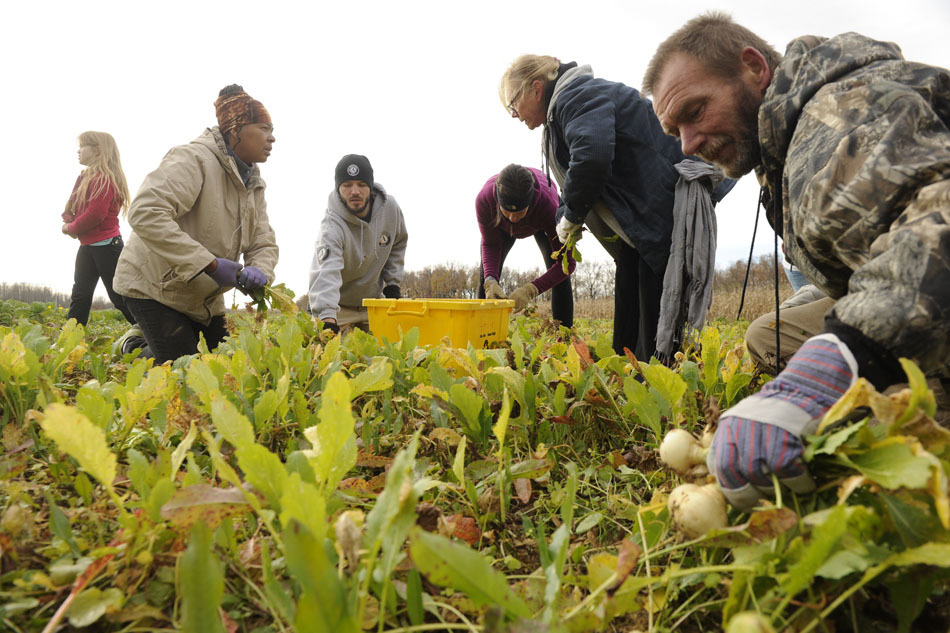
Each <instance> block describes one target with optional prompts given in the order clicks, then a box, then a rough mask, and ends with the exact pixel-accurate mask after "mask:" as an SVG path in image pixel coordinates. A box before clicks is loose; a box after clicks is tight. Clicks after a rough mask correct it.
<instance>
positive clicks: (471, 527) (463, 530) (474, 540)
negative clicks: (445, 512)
mask: <svg viewBox="0 0 950 633" xmlns="http://www.w3.org/2000/svg"><path fill="white" fill-rule="evenodd" d="M445 525H446V527H447V528H448V529H450V530H451V534H452V536H454V537H456V538H460V539H462V540H463V541H465V542H466V543H468V544H469V545H473V546H474V545H477V544H478V541H479V540H480V539H481V538H482V531H481V530H480V529H478V523H476V522H475V519H473V518H472V517H467V516H465V515H462V514H453V515H451V516H447V517H445Z"/></svg>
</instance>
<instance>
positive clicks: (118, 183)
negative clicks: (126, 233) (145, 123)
mask: <svg viewBox="0 0 950 633" xmlns="http://www.w3.org/2000/svg"><path fill="white" fill-rule="evenodd" d="M83 145H91V146H92V147H96V148H98V149H99V153H98V154H97V155H96V157H95V159H93V163H92V164H91V165H87V166H86V169H84V170H83V172H82V180H81V181H80V183H79V188H78V189H77V190H76V193H75V195H73V196H70V198H69V202H68V203H67V205H66V207H67V210H68V211H72V212H74V213H75V211H76V207H77V205H79V204H80V203H85V202H87V201H88V200H89V199H91V198H95V197H96V196H98V195H100V194H102V192H103V191H105V190H106V189H107V188H108V186H109V185H112V187H113V188H114V189H115V192H116V196H117V197H118V198H119V208H120V209H121V210H122V215H125V214H126V213H128V210H129V185H128V183H127V182H126V181H125V172H123V171H122V162H121V160H120V159H119V147H118V145H116V144H115V139H114V138H112V135H111V134H107V133H105V132H83V133H82V134H80V135H79V146H80V147H82V146H83Z"/></svg>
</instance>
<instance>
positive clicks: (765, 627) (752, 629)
mask: <svg viewBox="0 0 950 633" xmlns="http://www.w3.org/2000/svg"><path fill="white" fill-rule="evenodd" d="M726 633H775V629H773V628H772V625H771V624H770V623H769V620H768V618H766V617H765V616H764V615H762V614H761V613H757V612H755V611H743V612H742V613H737V614H735V615H734V616H732V619H731V620H729V628H727V629H726Z"/></svg>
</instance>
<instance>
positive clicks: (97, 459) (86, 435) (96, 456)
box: [40, 403, 116, 495]
mask: <svg viewBox="0 0 950 633" xmlns="http://www.w3.org/2000/svg"><path fill="white" fill-rule="evenodd" d="M40 426H41V427H42V428H43V430H44V431H45V432H46V434H47V435H48V436H49V437H50V438H51V439H52V440H53V441H54V442H56V444H57V445H58V446H59V448H60V449H61V450H63V451H64V452H66V453H67V454H68V455H69V456H70V457H72V458H73V459H75V460H76V461H77V462H79V466H80V468H82V469H83V470H85V471H86V472H87V473H89V474H90V475H92V476H93V477H95V478H96V479H98V480H99V483H101V484H102V485H103V486H105V487H106V489H107V490H108V491H109V494H110V495H115V491H114V490H113V488H112V481H113V480H114V479H115V474H116V457H115V454H113V453H112V451H110V450H109V446H108V444H106V436H105V434H104V433H103V432H102V429H100V428H99V427H98V426H96V425H95V424H93V423H92V422H90V421H89V419H88V418H87V417H86V416H84V415H83V414H82V413H80V412H79V410H78V409H75V408H74V407H69V406H66V405H64V404H59V403H54V404H51V405H50V406H49V407H47V408H46V411H45V413H44V415H43V419H42V420H40Z"/></svg>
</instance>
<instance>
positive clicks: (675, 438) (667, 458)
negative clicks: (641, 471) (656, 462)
mask: <svg viewBox="0 0 950 633" xmlns="http://www.w3.org/2000/svg"><path fill="white" fill-rule="evenodd" d="M660 459H661V460H663V463H665V464H666V465H667V466H669V467H670V468H672V469H673V470H675V471H676V472H677V473H678V474H680V475H685V474H686V473H687V472H688V471H689V469H690V468H692V467H693V466H695V465H697V464H704V463H706V450H705V449H704V448H703V447H702V446H700V445H699V442H697V441H696V438H695V437H693V436H692V435H690V434H689V433H688V432H687V431H684V430H683V429H673V430H672V431H670V432H669V433H667V434H666V437H664V438H663V443H662V444H660Z"/></svg>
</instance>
